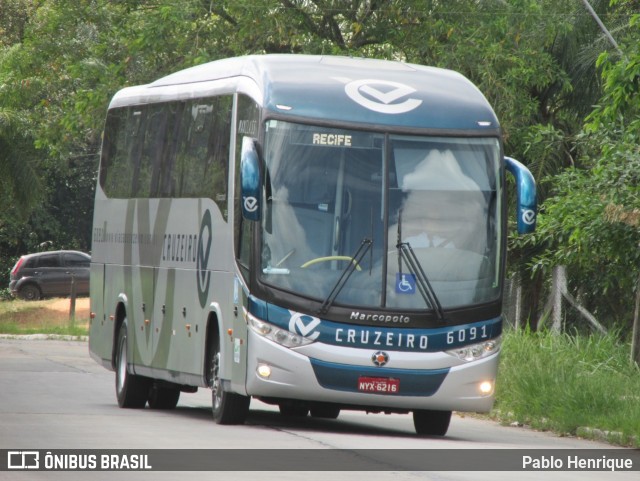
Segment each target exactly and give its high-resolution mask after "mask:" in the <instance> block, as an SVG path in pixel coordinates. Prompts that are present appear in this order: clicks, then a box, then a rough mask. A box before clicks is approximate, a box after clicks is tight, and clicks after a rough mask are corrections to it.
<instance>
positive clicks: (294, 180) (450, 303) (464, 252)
mask: <svg viewBox="0 0 640 481" xmlns="http://www.w3.org/2000/svg"><path fill="white" fill-rule="evenodd" d="M265 127H266V133H265V148H264V159H265V175H264V182H265V185H264V199H263V202H264V204H263V205H265V209H264V215H263V216H262V220H261V229H260V234H261V236H260V238H261V252H262V265H261V268H260V269H259V273H258V275H259V276H260V280H261V281H262V282H263V283H264V284H266V285H269V286H272V287H274V288H276V289H281V290H286V291H289V292H292V293H295V294H298V295H301V296H304V297H305V298H311V299H316V300H318V301H320V302H324V301H326V300H327V299H328V298H329V297H330V296H333V297H334V298H335V300H334V299H332V303H335V304H337V305H341V306H349V307H355V306H367V307H371V308H389V309H393V310H401V309H408V310H425V309H427V310H436V309H437V308H438V309H439V308H441V309H447V308H453V307H460V306H469V305H474V304H481V303H485V302H489V301H493V300H495V299H497V298H498V297H499V295H500V274H501V256H500V252H501V246H500V245H499V242H500V229H501V227H500V225H501V219H500V216H501V212H502V208H501V205H500V203H501V202H502V201H501V193H500V191H499V189H500V184H501V183H500V162H499V159H500V147H499V142H498V139H497V138H460V137H426V136H411V135H395V134H383V133H375V132H366V131H355V130H345V129H339V128H329V127H321V126H310V125H301V124H295V123H290V122H283V121H276V120H270V121H268V122H267V124H266V126H265ZM345 277H346V279H345ZM341 278H342V279H341ZM426 294H429V295H426ZM438 304H439V306H438V307H437V305H438Z"/></svg>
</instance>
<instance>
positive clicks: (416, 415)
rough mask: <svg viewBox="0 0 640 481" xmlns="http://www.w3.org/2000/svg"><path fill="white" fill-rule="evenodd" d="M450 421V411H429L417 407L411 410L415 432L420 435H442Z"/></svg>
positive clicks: (445, 432)
mask: <svg viewBox="0 0 640 481" xmlns="http://www.w3.org/2000/svg"><path fill="white" fill-rule="evenodd" d="M450 422H451V411H431V410H429V409H418V410H416V411H413V425H414V427H415V428H416V433H418V434H419V435H422V436H444V435H445V434H447V430H448V429H449V423H450Z"/></svg>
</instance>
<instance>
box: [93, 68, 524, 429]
mask: <svg viewBox="0 0 640 481" xmlns="http://www.w3.org/2000/svg"><path fill="white" fill-rule="evenodd" d="M505 171H509V172H511V173H512V174H513V175H514V176H515V178H516V189H517V198H518V206H517V216H518V218H517V222H518V229H519V231H520V232H521V233H526V232H530V231H532V230H533V229H534V227H535V216H536V198H535V183H534V181H533V178H532V176H531V174H530V173H529V171H528V170H527V169H526V168H525V167H524V166H522V165H521V164H520V163H518V162H517V161H515V160H513V159H510V158H508V157H504V154H503V151H502V143H501V130H500V126H499V124H498V121H497V119H496V116H495V114H494V112H493V110H492V109H491V107H490V106H489V104H488V103H487V101H486V99H485V98H484V97H483V95H482V94H481V93H480V92H479V91H478V89H477V88H476V87H475V86H474V85H473V84H471V83H470V82H469V81H468V80H467V79H466V78H464V77H463V76H461V75H459V74H457V73H455V72H451V71H447V70H442V69H437V68H430V67H424V66H419V65H411V64H405V63H398V62H389V61H380V60H367V59H353V58H342V57H328V56H324V57H320V56H318V57H316V56H298V55H265V56H247V57H241V58H234V59H227V60H220V61H215V62H211V63H208V64H205V65H201V66H198V67H194V68H190V69H187V70H184V71H181V72H177V73H175V74H172V75H169V76H167V77H164V78H162V79H160V80H157V81H155V82H153V83H151V84H149V85H143V86H138V87H130V88H125V89H123V90H121V91H120V92H118V93H117V94H116V95H115V96H114V98H113V99H112V101H111V104H110V106H109V109H108V113H107V119H106V124H105V131H104V140H103V147H102V155H101V162H100V171H99V176H98V185H97V189H96V200H95V214H94V222H93V246H92V264H91V287H90V288H91V317H92V319H91V326H90V343H89V346H90V352H91V355H92V357H93V358H94V359H95V360H97V361H98V362H100V363H101V364H103V365H104V366H105V367H107V368H108V369H111V370H114V371H115V373H116V376H115V379H116V395H117V399H118V404H119V405H120V406H121V407H129V408H142V407H144V406H146V405H147V403H148V405H149V407H150V408H154V409H171V408H174V407H175V406H176V404H177V402H178V398H179V396H180V393H181V392H194V391H196V390H197V389H198V387H204V388H208V389H211V391H212V409H213V417H214V419H215V420H216V421H217V422H218V423H221V424H238V423H242V422H244V420H245V418H246V417H247V414H248V411H249V401H250V399H251V397H254V398H256V399H259V400H261V401H264V402H267V403H271V404H276V405H278V406H279V409H280V411H281V413H282V414H283V415H287V416H307V415H309V414H310V415H311V416H316V417H326V418H335V417H337V416H338V415H339V413H340V411H341V410H347V409H355V410H365V411H368V412H384V413H410V412H411V413H413V420H414V425H415V428H416V431H417V433H419V434H429V435H444V434H446V432H447V429H448V426H449V421H450V418H451V412H452V411H453V410H456V411H474V412H485V411H488V410H489V409H490V408H491V407H492V404H493V400H494V387H495V379H496V371H497V366H498V356H499V352H500V339H501V332H502V317H501V311H502V282H503V276H504V271H505V258H506V225H507V222H506V212H507V209H506V202H505V199H506V193H505Z"/></svg>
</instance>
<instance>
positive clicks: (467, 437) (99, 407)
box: [0, 339, 639, 481]
mask: <svg viewBox="0 0 640 481" xmlns="http://www.w3.org/2000/svg"><path fill="white" fill-rule="evenodd" d="M113 385H114V374H113V373H112V372H110V371H107V370H105V369H104V368H102V367H101V366H99V365H98V364H96V363H95V362H94V361H93V360H92V359H91V358H90V357H89V354H88V350H87V343H85V342H77V341H52V340H47V341H42V340H14V339H0V450H30V449H31V450H62V449H92V450H113V449H133V450H146V449H182V450H187V451H184V452H188V450H199V449H234V450H236V449H237V450H247V449H254V450H264V449H267V448H269V449H278V450H280V451H278V452H277V453H276V454H275V455H276V456H282V458H283V459H292V460H295V462H296V463H297V464H296V465H300V460H299V459H297V460H296V456H299V455H300V453H303V454H304V453H305V451H300V450H322V449H339V450H342V451H341V452H346V453H350V452H352V451H354V450H360V449H384V450H385V452H384V455H383V456H382V457H383V458H386V459H381V458H379V457H378V456H373V455H372V456H371V463H372V465H374V464H375V463H381V464H380V465H381V468H380V470H378V471H366V472H362V473H353V472H344V471H338V472H335V471H329V472H326V471H325V472H322V471H313V472H298V471H294V472H292V471H261V472H248V471H242V469H243V468H244V469H247V468H246V467H245V465H243V464H241V465H239V466H238V469H237V471H227V472H223V473H219V472H218V473H216V472H212V471H200V472H180V473H178V472H166V471H152V472H84V473H81V472H33V471H31V472H28V471H4V472H3V471H0V480H14V479H15V480H20V481H25V480H50V479H52V480H58V479H59V480H69V479H78V480H89V481H91V480H98V479H99V480H102V479H105V480H106V479H109V480H110V481H111V480H113V481H118V480H125V479H126V480H129V479H131V480H154V481H155V480H164V479H178V480H183V479H185V480H187V479H224V480H227V479H231V480H235V479H238V480H249V479H250V480H253V479H260V480H261V481H262V480H271V479H273V480H276V479H277V480H278V481H287V480H298V479H305V480H308V481H311V480H316V479H318V480H320V479H322V480H325V479H331V480H332V481H334V480H341V479H345V480H346V479H349V480H352V479H356V478H358V479H360V478H363V479H366V480H367V481H376V480H391V479H393V480H417V479H428V480H442V481H456V480H467V479H473V480H478V481H482V480H489V479H490V480H496V479H498V480H500V479H514V478H515V477H517V478H518V479H519V480H527V479H531V480H534V479H535V480H537V479H541V478H542V477H544V478H545V479H551V480H556V479H557V480H580V481H589V480H601V479H615V480H618V479H619V480H632V479H633V480H634V481H636V480H637V479H639V477H638V471H635V472H616V473H611V472H604V473H603V472H585V471H547V472H530V471H529V472H517V473H514V472H505V471H478V472H471V471H449V470H445V471H438V472H432V471H415V470H407V468H406V467H405V466H404V465H403V464H402V463H403V458H402V454H404V453H406V452H407V450H428V451H423V452H424V453H433V452H434V451H433V450H436V449H444V450H449V451H447V452H445V451H443V453H445V454H446V455H447V456H452V453H453V456H454V458H455V456H456V455H457V452H458V450H465V449H474V450H475V449H489V450H494V449H496V450H506V449H520V450H527V451H529V450H530V451H531V453H532V454H534V455H535V453H536V451H535V450H539V449H550V450H554V453H556V454H557V455H558V457H560V458H561V455H562V450H565V449H606V448H609V447H610V446H607V445H604V444H601V443H595V442H589V441H584V440H579V439H574V438H566V437H556V436H553V435H550V434H548V433H541V432H535V431H531V430H528V429H523V428H512V427H504V426H499V425H497V424H496V423H493V422H490V421H485V420H480V419H476V418H474V417H469V416H467V417H461V416H457V415H454V417H453V419H452V422H451V427H450V429H449V433H448V435H447V436H446V437H444V438H419V437H417V436H416V435H415V434H414V429H413V424H412V419H411V416H409V415H406V416H402V415H390V416H385V415H366V414H364V413H359V412H342V413H341V414H340V417H339V418H338V419H337V420H318V419H312V418H305V419H301V420H296V419H287V418H284V417H282V416H281V415H280V414H279V413H278V411H277V409H276V408H274V407H272V406H268V405H266V404H263V403H260V402H258V401H252V404H251V412H250V414H249V417H248V420H247V423H246V424H245V425H243V426H220V425H217V424H215V423H214V422H213V421H212V419H211V412H210V392H209V391H208V390H203V389H201V390H200V391H199V392H198V393H196V394H182V396H181V398H180V402H179V404H178V407H177V408H176V409H175V410H173V411H152V410H150V409H144V410H127V409H119V408H118V406H117V403H116V400H115V393H114V386H113ZM392 449H395V450H399V451H397V452H396V453H398V455H397V456H396V455H395V453H393V452H392V451H390V450H392ZM451 450H454V451H451ZM314 452H317V451H314ZM459 452H460V456H466V455H467V454H465V452H464V451H459ZM230 453H231V452H230ZM248 453H249V455H248V456H247V458H248V459H247V460H246V462H247V463H248V464H247V465H249V464H251V461H252V460H251V458H250V455H251V454H252V453H251V452H250V451H249V452H248ZM255 453H256V451H254V452H253V454H255ZM235 454H236V455H237V451H236V452H235ZM241 454H243V453H241ZM496 459H497V462H496V470H499V469H500V464H499V461H500V457H499V456H498V457H497V458H496ZM329 462H330V461H329ZM336 462H338V461H337V460H336ZM359 462H362V457H360V459H359ZM365 462H368V461H366V460H365ZM0 465H1V464H0ZM454 465H455V463H454ZM376 469H377V468H376ZM635 469H636V470H637V469H638V467H636V468H635Z"/></svg>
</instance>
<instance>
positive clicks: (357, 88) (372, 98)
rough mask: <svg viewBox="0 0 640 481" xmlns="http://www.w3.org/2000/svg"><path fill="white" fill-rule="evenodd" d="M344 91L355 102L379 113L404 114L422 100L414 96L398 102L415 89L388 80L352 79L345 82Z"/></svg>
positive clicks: (418, 104) (417, 105)
mask: <svg viewBox="0 0 640 481" xmlns="http://www.w3.org/2000/svg"><path fill="white" fill-rule="evenodd" d="M344 91H345V92H346V93H347V95H348V96H349V98H350V99H351V100H353V101H354V102H356V103H357V104H359V105H362V106H363V107H364V108H367V109H369V110H373V111H374V112H379V113H381V114H404V113H407V112H411V111H412V110H414V109H416V108H418V107H419V106H420V105H421V104H422V100H419V99H414V98H407V99H406V100H404V101H403V102H399V101H400V100H401V99H403V98H405V97H408V96H409V95H411V94H412V93H414V92H416V89H414V88H413V87H409V86H408V85H405V84H401V83H398V82H391V81H389V80H372V79H365V80H354V81H351V82H349V83H347V85H346V86H345V88H344Z"/></svg>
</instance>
